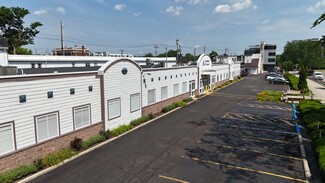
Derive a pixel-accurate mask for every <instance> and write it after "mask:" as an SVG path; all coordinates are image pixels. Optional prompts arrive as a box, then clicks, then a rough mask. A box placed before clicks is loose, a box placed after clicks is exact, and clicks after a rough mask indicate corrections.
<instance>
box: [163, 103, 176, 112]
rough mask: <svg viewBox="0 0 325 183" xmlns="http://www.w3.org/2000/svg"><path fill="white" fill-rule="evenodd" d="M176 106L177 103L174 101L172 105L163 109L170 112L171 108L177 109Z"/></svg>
mask: <svg viewBox="0 0 325 183" xmlns="http://www.w3.org/2000/svg"><path fill="white" fill-rule="evenodd" d="M175 108H176V104H175V103H173V104H170V105H168V106H166V107H164V108H163V109H162V112H168V111H171V110H173V109H175Z"/></svg>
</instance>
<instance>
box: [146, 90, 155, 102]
mask: <svg viewBox="0 0 325 183" xmlns="http://www.w3.org/2000/svg"><path fill="white" fill-rule="evenodd" d="M155 102H156V90H155V89H152V90H148V105H149V104H152V103H155Z"/></svg>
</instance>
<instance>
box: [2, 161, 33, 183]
mask: <svg viewBox="0 0 325 183" xmlns="http://www.w3.org/2000/svg"><path fill="white" fill-rule="evenodd" d="M34 172H37V167H36V166H35V165H33V164H32V165H23V166H20V167H18V168H15V169H12V170H9V171H7V172H4V173H2V174H0V182H1V183H10V182H13V181H15V180H18V179H20V178H22V177H25V176H27V175H29V174H31V173H34Z"/></svg>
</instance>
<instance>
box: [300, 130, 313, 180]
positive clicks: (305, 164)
mask: <svg viewBox="0 0 325 183" xmlns="http://www.w3.org/2000/svg"><path fill="white" fill-rule="evenodd" d="M298 139H299V144H300V152H301V157H302V163H303V167H304V173H305V177H306V182H310V179H311V172H310V168H309V164H308V161H307V159H306V158H307V156H306V150H305V145H304V144H303V138H302V135H301V132H298Z"/></svg>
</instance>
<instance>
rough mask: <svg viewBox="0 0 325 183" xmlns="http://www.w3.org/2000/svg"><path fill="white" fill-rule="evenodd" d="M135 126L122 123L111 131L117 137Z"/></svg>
mask: <svg viewBox="0 0 325 183" xmlns="http://www.w3.org/2000/svg"><path fill="white" fill-rule="evenodd" d="M132 128H133V126H132V125H120V126H119V127H117V128H115V129H113V130H111V131H110V133H111V134H112V135H113V136H114V137H117V136H119V135H121V134H123V133H125V132H127V131H129V130H131V129H132Z"/></svg>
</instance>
